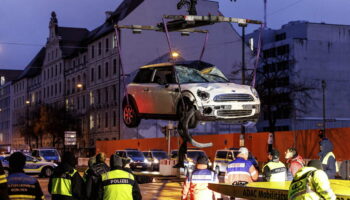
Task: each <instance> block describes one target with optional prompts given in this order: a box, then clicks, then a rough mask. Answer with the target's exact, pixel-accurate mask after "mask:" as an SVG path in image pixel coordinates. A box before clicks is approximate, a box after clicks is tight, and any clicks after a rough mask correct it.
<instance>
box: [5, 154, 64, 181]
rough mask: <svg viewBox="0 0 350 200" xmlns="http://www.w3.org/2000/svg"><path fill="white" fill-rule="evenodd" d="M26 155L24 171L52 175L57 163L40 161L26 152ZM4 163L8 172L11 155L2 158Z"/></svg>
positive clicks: (44, 175) (45, 175)
mask: <svg viewBox="0 0 350 200" xmlns="http://www.w3.org/2000/svg"><path fill="white" fill-rule="evenodd" d="M24 155H25V157H26V165H25V166H24V172H25V173H26V174H39V176H40V177H50V176H51V175H52V172H53V169H54V168H55V167H57V164H56V163H53V162H46V161H39V160H38V159H36V158H34V157H32V156H29V155H26V154H24ZM2 165H3V167H4V170H5V172H6V173H8V171H9V156H7V157H5V158H4V160H2Z"/></svg>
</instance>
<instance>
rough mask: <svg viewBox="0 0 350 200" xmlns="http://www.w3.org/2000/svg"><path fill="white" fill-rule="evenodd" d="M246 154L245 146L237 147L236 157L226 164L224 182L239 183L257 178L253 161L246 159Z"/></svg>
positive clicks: (247, 153) (247, 152)
mask: <svg viewBox="0 0 350 200" xmlns="http://www.w3.org/2000/svg"><path fill="white" fill-rule="evenodd" d="M248 155H249V151H248V149H247V148H245V147H241V148H240V149H239V151H238V155H237V157H236V159H235V160H234V161H232V162H230V163H229V164H228V166H227V172H226V175H225V183H227V184H237V183H238V184H241V183H250V182H253V181H256V180H258V175H259V174H258V171H257V170H256V169H255V167H254V165H253V163H252V162H251V161H249V160H248Z"/></svg>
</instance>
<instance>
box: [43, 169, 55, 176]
mask: <svg viewBox="0 0 350 200" xmlns="http://www.w3.org/2000/svg"><path fill="white" fill-rule="evenodd" d="M52 173H53V169H52V168H51V167H45V168H44V169H43V170H42V171H41V177H50V176H51V175H52Z"/></svg>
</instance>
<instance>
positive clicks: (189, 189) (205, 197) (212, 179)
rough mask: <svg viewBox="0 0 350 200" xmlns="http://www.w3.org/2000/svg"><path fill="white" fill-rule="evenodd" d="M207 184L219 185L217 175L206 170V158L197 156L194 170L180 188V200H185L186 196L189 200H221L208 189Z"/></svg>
mask: <svg viewBox="0 0 350 200" xmlns="http://www.w3.org/2000/svg"><path fill="white" fill-rule="evenodd" d="M209 183H219V179H218V175H217V174H216V173H215V172H214V171H211V170H209V169H208V158H207V157H206V156H199V157H198V159H197V166H196V169H195V170H194V171H193V172H192V174H190V175H188V176H187V177H186V180H185V183H184V186H183V188H182V199H183V200H186V199H187V197H188V194H189V195H190V199H191V200H213V199H221V195H220V194H219V193H216V192H213V191H212V190H210V189H209V188H208V184H209Z"/></svg>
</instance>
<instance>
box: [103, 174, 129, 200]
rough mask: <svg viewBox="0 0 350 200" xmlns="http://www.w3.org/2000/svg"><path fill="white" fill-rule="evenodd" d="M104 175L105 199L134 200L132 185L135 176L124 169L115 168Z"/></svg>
mask: <svg viewBox="0 0 350 200" xmlns="http://www.w3.org/2000/svg"><path fill="white" fill-rule="evenodd" d="M101 176H102V185H103V200H117V199H118V200H133V197H132V187H133V184H134V182H135V178H134V176H133V175H132V174H130V173H129V172H126V171H124V170H119V169H116V170H113V171H110V172H107V173H104V174H102V175H101Z"/></svg>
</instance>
